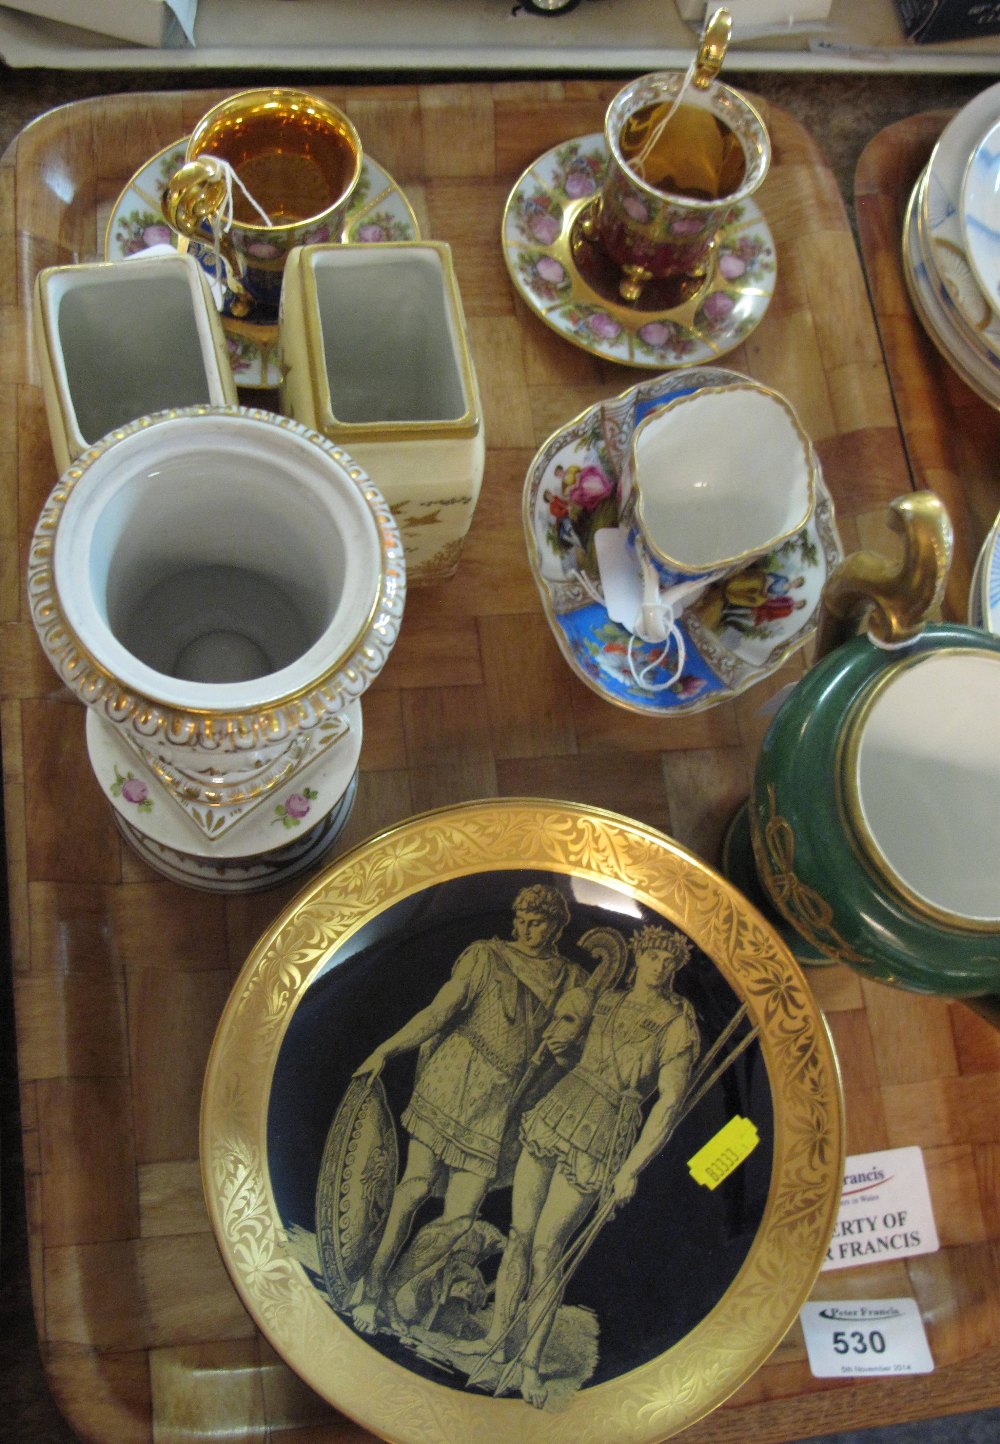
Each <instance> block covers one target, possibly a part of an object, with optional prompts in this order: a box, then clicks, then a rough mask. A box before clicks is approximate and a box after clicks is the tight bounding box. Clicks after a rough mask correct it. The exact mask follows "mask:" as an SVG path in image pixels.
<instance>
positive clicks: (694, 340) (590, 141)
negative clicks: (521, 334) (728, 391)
mask: <svg viewBox="0 0 1000 1444" xmlns="http://www.w3.org/2000/svg"><path fill="white" fill-rule="evenodd" d="M607 154H608V152H607V143H606V141H605V139H604V137H603V136H602V135H600V134H594V135H585V136H582V137H581V138H580V139H578V140H572V141H567V142H565V143H564V144H562V145H557V146H555V147H553V149H552V150H549V151H546V152H545V154H544V155H543V156H541V157H540V158H539V159H538V160H536V161H535V162H534V164H533V165H531V166H529V167H528V169H527V170H526V171H525V172H524V174H523V175H522V176H521V178H520V179H519V180H518V182H517V184H516V185H515V186H514V189H513V190H512V191H511V193H510V196H509V198H508V200H507V205H506V208H505V210H504V216H503V225H502V228H501V241H502V246H503V254H504V260H505V261H506V263H507V269H508V271H509V272H510V277H511V280H512V281H513V283H514V286H515V287H516V289H517V291H518V293H519V295H520V296H521V298H522V300H524V301H525V302H526V303H527V305H528V306H529V307H530V308H531V310H532V311H533V312H534V313H535V315H536V316H538V317H539V318H540V319H541V320H542V321H544V322H545V324H546V325H547V326H551V327H552V329H553V330H554V331H557V332H558V333H559V335H560V336H563V337H565V339H566V340H567V341H572V342H573V343H574V345H576V346H582V347H583V349H584V350H585V351H589V352H590V353H591V355H593V356H600V357H602V358H603V359H604V360H606V361H620V362H622V363H623V364H625V365H627V366H644V367H648V368H655V369H656V370H658V371H662V370H664V369H666V368H667V367H671V366H694V365H697V364H699V363H700V362H708V361H711V360H712V359H713V358H714V357H716V356H721V355H723V354H724V353H725V352H726V351H731V350H732V349H733V347H734V346H738V345H739V344H740V342H741V341H745V340H746V338H747V336H749V335H750V333H751V331H753V330H755V328H756V327H757V326H758V325H759V324H760V322H761V321H762V320H763V318H764V314H765V312H766V311H767V308H768V306H769V305H770V302H771V297H772V295H773V294H774V285H775V267H776V257H775V248H774V240H773V238H772V236H771V232H770V230H769V229H768V225H767V222H766V221H765V219H764V216H763V214H762V213H761V210H760V208H759V207H758V205H757V204H756V202H755V201H754V200H752V199H750V200H745V201H741V202H740V203H739V204H736V205H733V206H732V207H731V208H730V210H729V212H728V214H727V216H726V220H725V223H724V224H723V226H722V228H721V230H720V232H719V235H718V237H717V239H716V244H715V247H714V249H713V252H712V258H711V262H710V265H709V267H708V269H707V271H706V274H705V276H704V278H703V279H702V280H701V281H700V282H698V283H697V284H695V285H694V286H693V288H691V289H690V291H689V293H688V294H681V295H678V294H677V285H676V283H675V282H655V281H654V282H649V283H648V284H647V286H646V287H645V288H644V290H643V293H642V296H641V297H640V299H639V301H637V302H633V303H629V302H626V301H623V300H622V299H621V297H620V296H619V294H618V282H619V279H620V273H619V271H618V269H617V268H616V267H615V266H613V265H611V264H610V263H609V262H608V261H607V260H606V259H605V258H604V256H603V253H602V252H601V250H600V247H599V246H598V245H597V244H596V243H591V242H588V241H587V240H586V238H585V237H584V235H583V233H582V231H581V228H580V223H581V220H582V219H583V216H584V213H585V212H586V210H587V209H588V207H589V206H590V205H591V204H592V203H593V201H594V198H595V196H596V195H597V193H598V191H599V190H600V187H601V181H602V179H603V176H604V170H605V166H606V164H607Z"/></svg>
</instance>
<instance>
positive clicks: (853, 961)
mask: <svg viewBox="0 0 1000 1444" xmlns="http://www.w3.org/2000/svg"><path fill="white" fill-rule="evenodd" d="M893 519H894V520H895V523H896V525H897V528H898V529H899V530H901V531H902V532H903V533H904V537H905V542H906V547H905V554H904V560H903V563H902V565H901V567H900V568H899V569H898V571H893V569H892V568H890V567H888V565H883V564H881V563H880V561H879V559H877V558H874V557H872V556H871V555H870V554H866V553H859V554H857V555H856V556H855V557H853V558H848V560H847V562H845V563H844V564H843V566H842V568H841V570H840V572H839V573H834V575H833V577H832V578H831V581H830V583H828V587H827V592H828V596H827V598H826V601H825V605H826V623H825V628H824V627H821V631H820V643H819V645H820V647H821V648H824V647H828V648H829V650H828V651H827V652H826V655H824V656H822V658H821V660H820V661H818V662H817V663H816V664H815V665H814V666H813V667H812V669H811V670H810V671H809V672H808V673H807V674H806V676H805V677H804V678H803V680H802V681H801V682H799V683H798V684H797V685H796V687H795V688H794V690H793V691H792V692H791V693H790V695H789V696H788V697H787V699H786V700H785V702H784V703H783V705H782V707H781V708H780V710H779V711H778V713H777V715H776V716H775V718H774V720H773V721H772V723H771V726H770V728H769V729H768V732H767V735H766V737H765V739H764V743H763V746H762V750H761V754H760V758H759V760H758V763H757V767H756V771H755V776H754V784H753V790H752V793H751V798H750V805H749V835H750V839H751V842H752V848H753V860H754V864H755V867H756V873H757V877H758V879H759V882H760V884H761V886H762V887H763V890H764V893H765V895H766V898H767V900H768V901H769V903H770V904H771V905H772V906H773V907H774V908H776V909H777V911H778V912H779V913H780V914H781V916H782V917H783V918H784V920H785V922H786V924H788V925H789V926H790V928H791V930H792V934H793V935H794V936H795V937H797V938H799V939H801V940H802V941H803V942H804V944H805V946H806V948H807V949H811V950H813V953H814V954H815V955H818V957H820V958H825V959H827V960H830V961H836V962H843V963H846V964H848V965H849V966H851V967H853V968H855V969H857V970H858V972H859V973H860V974H861V975H862V976H863V977H868V978H873V979H876V980H878V981H880V982H883V983H890V984H895V985H898V986H901V987H905V988H909V989H913V990H916V991H918V992H923V993H935V994H940V995H942V996H948V997H955V998H962V999H965V1000H969V1001H971V1002H972V1003H973V1005H974V1006H976V1007H977V1010H979V1011H981V1012H983V1013H984V1014H985V1015H986V1016H989V1017H991V1019H992V1020H993V1021H996V1022H998V1023H1000V997H998V996H997V995H1000V868H998V866H997V859H998V857H1000V638H996V637H992V636H990V635H988V634H987V633H985V632H981V631H978V630H976V629H974V628H972V627H967V626H961V625H957V624H949V623H944V622H927V621H925V620H924V617H925V614H926V613H927V611H928V610H931V611H933V610H934V608H935V606H936V603H937V601H939V599H940V596H941V593H942V590H943V581H944V577H945V575H946V572H947V565H948V561H949V559H950V529H949V528H948V527H947V519H946V518H944V517H943V512H942V510H941V508H940V503H938V502H937V498H935V497H933V495H932V494H931V493H916V494H915V495H914V496H912V497H907V498H904V499H903V500H902V501H901V502H897V503H896V504H895V511H894V513H893ZM856 605H867V606H868V607H869V608H870V615H869V619H868V623H867V630H866V631H865V632H864V633H863V634H862V635H855V636H850V637H849V639H847V640H841V635H840V634H841V631H842V629H843V628H842V624H844V625H846V626H847V627H848V629H849V628H850V624H851V620H852V616H853V613H854V611H855V607H856ZM824 630H825V633H826V635H824ZM834 643H835V645H834ZM793 945H794V944H793Z"/></svg>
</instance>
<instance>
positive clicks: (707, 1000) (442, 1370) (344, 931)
mask: <svg viewBox="0 0 1000 1444" xmlns="http://www.w3.org/2000/svg"><path fill="white" fill-rule="evenodd" d="M201 1158H202V1174H203V1182H204V1186H205V1193H206V1198H207V1201H208V1207H209V1212H210V1215H211V1219H212V1224H213V1227H214V1230H215V1234H216V1237H217V1240H218V1243H219V1247H220V1249H221V1252H222V1255H223V1258H224V1260H225V1263H226V1265H227V1267H228V1269H229V1272H230V1275H231V1277H232V1280H233V1282H234V1284H235V1286H236V1288H237V1290H238V1292H239V1294H240V1296H241V1298H242V1300H243V1302H244V1304H245V1305H246V1307H247V1309H248V1310H249V1312H250V1314H251V1315H252V1317H253V1318H254V1320H255V1321H256V1323H257V1325H258V1326H259V1327H260V1329H261V1330H262V1331H263V1333H264V1335H265V1336H266V1338H267V1339H268V1341H269V1342H270V1343H271V1344H272V1345H273V1347H274V1348H275V1349H276V1350H277V1351H278V1353H279V1354H280V1355H281V1356H282V1357H283V1358H284V1359H285V1360H286V1361H287V1363H288V1364H289V1365H290V1366H291V1367H292V1368H294V1369H295V1370H296V1371H297V1372H298V1373H299V1374H300V1375H301V1376H302V1378H304V1379H305V1380H306V1381H307V1383H309V1384H310V1385H311V1386H312V1387H313V1388H314V1389H315V1390H317V1391H318V1393H319V1394H320V1395H322V1396H323V1397H324V1398H325V1399H327V1400H328V1401H329V1402H330V1403H331V1404H333V1405H335V1406H336V1407H337V1408H338V1409H339V1410H341V1411H342V1412H343V1413H344V1414H346V1415H348V1416H350V1417H352V1418H353V1419H355V1420H357V1421H358V1422H359V1423H361V1424H362V1425H364V1426H365V1427H367V1428H369V1429H371V1430H372V1431H373V1432H374V1433H376V1434H378V1435H379V1436H381V1437H385V1438H387V1439H390V1440H396V1441H403V1444H415V1441H421V1444H431V1441H442V1444H444V1441H447V1444H452V1441H454V1440H458V1439H480V1438H490V1439H495V1440H497V1441H503V1440H516V1441H518V1444H531V1441H540V1440H543V1439H544V1440H545V1441H547V1444H551V1441H566V1444H607V1441H608V1440H609V1439H614V1440H615V1441H617V1444H629V1441H631V1444H640V1441H642V1444H653V1441H656V1440H661V1439H664V1438H666V1437H668V1436H670V1435H673V1434H674V1433H676V1432H678V1431H679V1430H681V1429H683V1428H685V1427H686V1426H687V1425H689V1424H691V1423H693V1422H694V1421H695V1420H696V1419H699V1418H701V1417H702V1416H703V1415H705V1414H706V1413H708V1412H709V1411H710V1410H712V1409H714V1408H715V1407H716V1406H717V1405H718V1404H720V1403H721V1402H722V1401H723V1400H724V1399H725V1398H727V1397H728V1396H729V1395H730V1394H731V1393H732V1392H733V1391H734V1390H735V1389H737V1388H738V1387H739V1385H740V1384H741V1383H743V1381H744V1380H745V1379H747V1378H748V1377H749V1376H750V1374H752V1373H753V1372H754V1370H756V1369H757V1368H758V1367H759V1365H760V1364H761V1363H763V1361H764V1360H765V1359H766V1358H767V1356H768V1355H769V1354H770V1352H771V1351H772V1349H773V1348H774V1347H775V1346H776V1344H777V1343H778V1342H779V1340H780V1339H781V1338H782V1337H783V1335H784V1334H785V1332H786V1330H787V1329H788V1327H789V1326H790V1324H791V1323H792V1321H793V1320H794V1319H795V1317H796V1314H797V1313H798V1310H799V1308H800V1307H801V1305H802V1303H803V1301H804V1299H805V1298H806V1295H807V1294H808V1292H809V1290H810V1288H811V1287H812V1284H813V1282H814V1280H815V1277H816V1275H817V1273H818V1271H819V1268H820V1265H821V1263H822V1261H823V1258H824V1257H825V1253H826V1249H827V1246H828V1243H829V1238H830V1233H831V1230H832V1228H833V1224H834V1221H835V1217H836V1213H837V1208H838V1204H839V1198H840V1188H841V1181H842V1170H843V1116H842V1100H841V1093H840V1082H839V1075H838V1069H837V1063H836V1058H835V1055H834V1052H833V1048H832V1044H831V1042H830V1039H829V1037H828V1034H827V1032H826V1028H825V1024H824V1021H823V1018H822V1015H821V1013H820V1010H819V1008H818V1007H817V1006H816V1004H815V1002H814V1000H813V998H812V995H811V993H810V991H809V988H808V986H807V984H806V983H805V981H804V979H803V976H802V974H801V973H800V971H799V969H798V967H797V965H796V963H795V962H794V961H793V959H792V957H791V955H790V953H789V952H788V951H787V949H786V948H785V946H784V944H783V943H782V942H781V941H780V939H779V938H778V936H777V934H776V933H775V931H774V930H773V929H772V928H771V927H770V925H769V924H768V923H766V922H765V920H764V919H763V918H762V916H761V915H760V914H759V913H758V912H757V911H756V910H755V909H754V908H753V907H752V906H751V905H750V904H749V903H748V902H747V900H746V899H745V898H744V897H743V895H742V894H741V893H740V892H739V891H738V890H737V889H735V888H734V887H733V886H732V885H731V884H730V883H728V882H726V881H725V880H724V879H723V878H722V877H721V876H720V875H719V874H717V873H716V872H714V871H713V870H712V869H710V868H709V867H708V866H706V864H704V863H703V862H701V861H700V860H699V859H697V858H696V857H694V856H693V855H692V854H690V853H688V852H686V851H685V850H684V849H683V848H681V847H680V846H679V845H678V844H677V843H675V842H673V841H672V840H670V839H669V838H667V837H665V836H663V835H662V834H660V833H658V832H655V831H653V830H652V829H650V828H648V827H645V826H644V825H642V824H640V823H637V822H633V821H630V820H628V819H627V818H624V817H620V816H617V815H615V814H613V813H608V812H601V811H596V810H594V809H591V808H586V807H584V806H582V805H578V804H576V803H571V802H554V801H546V800H537V799H490V800H485V801H479V802H469V803H465V804H462V805H459V806H455V807H451V808H445V809H441V810H439V811H436V812H431V813H425V814H423V815H421V816H418V817H415V818H411V819H409V820H407V821H405V822H403V823H401V824H399V825H398V826H396V827H394V828H393V829H391V830H389V831H387V832H385V833H382V834H381V835H379V836H376V837H374V838H373V839H371V840H369V841H368V842H366V843H364V844H362V845H360V846H359V847H357V848H355V849H354V850H353V851H351V852H349V853H347V854H345V855H344V856H343V857H341V858H339V859H338V860H337V861H336V862H335V863H333V864H331V865H330V866H328V867H327V868H326V869H325V870H324V871H323V872H322V873H320V874H319V875H318V876H317V877H316V878H315V880H314V881H313V882H312V883H310V884H309V886H308V887H307V888H306V889H305V890H304V891H303V892H301V893H300V894H299V896H298V897H297V898H296V899H295V900H294V901H293V902H292V903H291V904H290V905H289V906H288V907H287V908H286V909H285V911H284V912H283V913H282V914H281V916H280V917H279V918H278V919H277V921H276V922H275V923H274V925H273V926H272V927H271V928H270V930H269V931H268V932H267V933H266V934H265V935H264V937H263V938H262V939H261V941H260V942H259V943H258V945H257V946H256V948H255V949H254V951H253V953H252V954H251V955H250V957H249V958H248V960H247V962H246V964H245V965H244V968H243V970H242V972H241V974H240V976H239V978H238V980H237V982H236V984H235V986H234V989H233V992H232V995H231V997H230V999H229V1002H228V1004H227V1006H226V1008H225V1010H224V1012H223V1016H222V1019H221V1021H220V1024H219V1028H218V1031H217V1034H216V1037H215V1041H214V1043H213V1047H212V1050H211V1054H210V1058H209V1062H208V1068H207V1073H206V1079H205V1087H204V1093H203V1100H202V1116H201Z"/></svg>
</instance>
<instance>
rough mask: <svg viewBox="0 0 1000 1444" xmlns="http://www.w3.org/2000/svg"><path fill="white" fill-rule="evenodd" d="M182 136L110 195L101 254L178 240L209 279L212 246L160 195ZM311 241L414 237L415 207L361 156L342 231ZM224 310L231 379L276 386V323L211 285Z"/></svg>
mask: <svg viewBox="0 0 1000 1444" xmlns="http://www.w3.org/2000/svg"><path fill="white" fill-rule="evenodd" d="M186 147H187V137H186V136H185V137H184V138H183V139H181V140H178V141H175V142H174V143H173V145H168V146H165V147H164V149H163V150H161V151H157V153H156V155H154V156H153V157H152V158H151V159H150V160H148V161H147V162H146V164H145V165H144V166H142V167H141V168H140V169H139V170H138V171H136V173H135V175H134V176H133V177H132V179H131V180H130V181H129V183H128V185H127V186H126V187H125V189H124V190H123V191H122V193H121V195H120V196H119V197H118V199H117V200H116V201H115V203H114V206H113V208H112V211H111V214H110V216H109V217H108V221H107V226H106V230H105V236H104V258H105V260H108V261H119V260H123V259H124V258H125V257H126V256H134V255H136V254H137V253H139V252H142V251H148V250H150V249H151V248H152V247H154V246H163V245H170V246H176V247H177V249H178V250H188V251H190V252H191V254H192V255H194V256H195V258H196V259H197V260H198V261H199V262H200V264H201V265H202V267H203V268H204V269H205V271H206V273H207V274H208V276H209V279H210V280H211V279H212V278H213V277H214V274H215V256H214V253H213V250H212V247H211V246H210V245H207V244H206V245H200V244H199V243H198V242H193V241H189V240H187V238H186V237H180V236H178V235H177V233H176V231H174V230H172V229H171V228H170V226H168V225H167V223H166V221H165V220H164V219H163V213H162V211H161V209H160V197H161V196H162V194H163V188H164V186H165V185H166V184H167V182H168V181H169V179H170V177H171V176H172V175H173V174H174V172H175V171H177V170H178V169H179V168H180V166H181V165H183V163H184V156H185V150H186ZM312 239H313V240H314V241H327V240H341V241H353V242H371V243H377V242H380V241H416V240H419V239H420V226H419V224H418V223H417V218H416V215H415V214H414V211H413V207H412V206H411V205H410V203H409V201H408V200H407V198H406V196H405V195H404V194H403V192H402V191H401V190H400V188H399V186H398V185H397V184H396V182H395V181H394V180H393V178H392V176H390V175H389V173H388V172H387V171H386V170H384V169H383V168H382V167H381V166H380V165H378V164H377V163H376V162H375V161H374V160H372V158H371V156H369V155H367V154H366V155H364V156H363V158H362V162H361V175H360V176H359V178H358V183H357V185H356V186H355V188H354V191H353V192H352V194H351V200H350V204H349V206H348V208H347V215H346V217H345V219H344V225H343V230H342V231H341V234H340V235H339V236H330V235H327V234H321V233H319V232H317V234H316V235H315V236H314V237H313V238H312ZM213 293H214V294H215V299H216V304H217V305H218V307H219V310H220V312H221V314H222V326H223V330H224V331H225V335H226V346H227V349H228V352H229V362H230V365H231V366H232V369H233V376H234V378H235V381H236V384H237V386H240V387H246V388H248V389H251V390H260V389H265V388H270V387H275V386H278V385H279V384H280V381H281V366H280V358H279V355H278V326H277V321H276V319H275V318H274V317H273V316H270V315H269V316H263V317H262V316H255V315H253V314H252V313H251V314H250V315H249V316H246V317H244V318H242V319H239V318H237V317H236V316H233V315H230V306H231V303H232V299H233V297H232V292H230V291H228V290H226V289H224V288H221V287H218V286H213Z"/></svg>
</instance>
